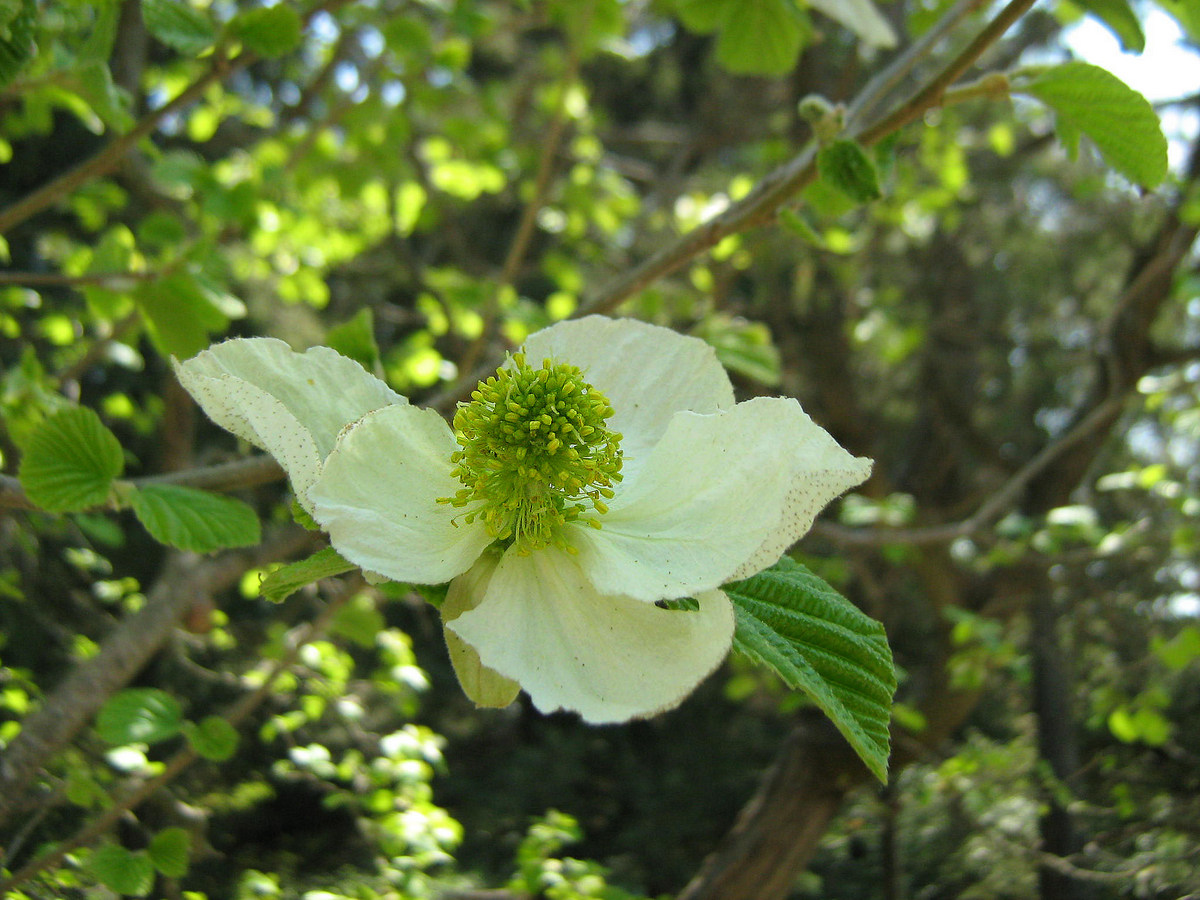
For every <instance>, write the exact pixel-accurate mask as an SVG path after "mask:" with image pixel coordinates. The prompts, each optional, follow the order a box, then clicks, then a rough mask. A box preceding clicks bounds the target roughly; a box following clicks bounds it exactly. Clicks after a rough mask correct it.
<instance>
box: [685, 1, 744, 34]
mask: <svg viewBox="0 0 1200 900" xmlns="http://www.w3.org/2000/svg"><path fill="white" fill-rule="evenodd" d="M739 2H740V0H675V14H676V15H677V16H679V20H680V21H681V22H683V24H684V25H685V26H686V27H687V28H689V29H691V30H692V31H697V32H699V33H700V34H709V33H710V32H713V31H716V30H717V29H719V28H722V27H724V25H725V22H726V20H727V19H729V17H730V16H731V15H733V14H734V12H735V10H736V4H737V3H739Z"/></svg>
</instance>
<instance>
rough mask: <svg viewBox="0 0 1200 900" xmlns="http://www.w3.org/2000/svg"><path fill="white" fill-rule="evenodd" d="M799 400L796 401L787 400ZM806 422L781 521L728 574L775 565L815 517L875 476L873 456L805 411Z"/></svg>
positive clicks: (747, 573)
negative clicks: (847, 444)
mask: <svg viewBox="0 0 1200 900" xmlns="http://www.w3.org/2000/svg"><path fill="white" fill-rule="evenodd" d="M787 402H790V403H793V404H795V406H796V409H797V410H799V408H800V407H799V404H797V403H796V402H795V401H794V400H791V401H787ZM800 415H801V416H803V417H804V422H805V423H806V424H805V425H804V427H802V428H801V429H800V432H801V435H800V440H799V441H798V442H797V443H796V444H795V445H794V446H793V447H792V448H791V450H792V463H793V465H792V471H791V478H790V480H789V483H788V485H787V487H786V490H785V494H784V501H783V511H782V514H781V516H780V519H779V524H778V526H777V527H776V528H775V529H774V530H773V531H772V532H771V534H770V535H769V536H768V538H767V539H766V540H765V541H763V543H762V545H761V546H760V547H759V548H758V549H757V550H755V551H754V553H753V554H751V556H750V558H749V559H747V560H746V561H745V562H743V563H742V564H741V565H740V566H738V568H737V569H736V570H735V571H734V572H733V574H732V575H730V576H729V580H730V581H737V580H739V579H742V578H749V577H750V576H751V575H755V574H757V573H758V572H761V571H762V570H763V569H766V568H768V567H769V566H773V565H774V564H775V563H776V562H778V561H779V557H781V556H783V554H784V553H785V552H786V551H787V549H788V548H789V547H790V546H792V544H794V543H796V541H798V540H800V538H802V537H804V535H806V534H808V530H809V529H810V528H812V523H813V520H814V519H816V517H817V515H818V514H819V513H820V512H821V510H822V509H824V508H825V507H826V506H828V505H829V503H830V502H832V501H833V500H834V499H836V498H837V497H840V496H841V495H842V494H844V493H845V492H846V491H848V490H850V489H851V488H852V487H856V486H858V485H860V484H862V483H863V482H864V481H866V480H867V479H868V478H869V477H871V467H872V465H873V463H872V461H871V460H869V459H867V458H866V457H865V456H851V455H850V454H849V453H848V452H847V451H846V450H845V449H843V448H842V446H841V445H840V444H838V442H837V441H835V440H834V439H833V437H832V436H831V435H830V434H829V432H827V431H826V430H825V429H824V428H821V427H820V426H819V425H817V424H815V423H814V422H813V421H812V420H811V419H809V418H808V416H807V415H806V414H805V413H803V412H801V413H800Z"/></svg>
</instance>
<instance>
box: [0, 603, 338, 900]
mask: <svg viewBox="0 0 1200 900" xmlns="http://www.w3.org/2000/svg"><path fill="white" fill-rule="evenodd" d="M353 594H354V591H353V590H351V589H349V587H348V586H347V587H346V588H344V589H343V590H342V591H341V593H340V594H339V595H338V597H336V598H335V599H334V600H333V601H331V602H330V603H328V604H326V606H325V608H324V609H323V610H322V611H321V614H320V615H319V616H317V618H315V619H314V620H313V621H312V623H311V624H310V625H309V626H308V628H307V629H306V630H305V632H304V635H303V636H302V637H301V638H299V639H298V640H296V641H295V643H293V644H292V646H291V647H289V648H288V650H287V652H286V653H284V654H283V655H282V656H281V657H280V658H279V659H278V660H276V661H275V664H274V665H273V666H272V667H271V671H270V672H269V673H268V674H267V677H266V678H265V679H264V680H263V683H262V684H261V685H260V686H259V687H258V688H257V689H256V690H255V691H254V692H253V693H250V694H247V695H246V696H244V697H242V698H240V699H239V700H238V701H237V702H235V703H234V704H233V705H232V706H230V707H229V709H228V711H227V712H226V713H225V715H224V719H225V721H227V722H228V723H229V724H230V725H237V724H238V723H239V722H241V721H242V720H243V719H245V718H246V717H247V716H248V715H250V713H252V712H253V711H254V710H255V709H257V708H258V706H259V705H260V704H261V703H262V702H263V701H264V700H265V699H267V697H269V696H270V695H271V692H272V691H273V689H274V687H275V681H276V679H278V678H279V676H280V675H282V674H283V673H284V672H285V671H286V670H287V669H288V668H290V667H291V666H292V664H293V663H295V661H296V659H297V657H298V656H299V654H300V650H301V649H302V648H303V647H304V645H305V644H308V643H310V642H311V641H313V640H315V639H316V638H317V637H319V636H320V635H321V634H323V633H324V632H325V630H326V629H327V628H328V627H329V624H330V623H331V622H332V621H333V617H334V615H335V614H336V613H337V612H338V611H339V610H340V609H341V608H342V606H343V605H345V603H346V601H348V600H349V599H350V597H352V596H353ZM199 758H200V754H198V753H197V752H196V751H195V750H193V749H192V747H191V745H190V744H189V745H187V746H185V747H183V748H182V749H181V750H179V751H177V752H176V753H175V755H174V756H172V757H171V758H170V759H169V760H167V762H166V763H165V764H164V767H163V770H162V772H160V773H159V774H158V775H156V776H155V777H154V778H151V779H150V780H149V781H146V782H143V783H142V784H140V785H138V786H137V787H136V788H134V789H133V790H132V791H131V792H130V793H128V794H126V795H125V796H124V797H121V798H113V799H112V804H111V805H110V806H109V807H108V808H107V809H105V811H104V812H103V813H101V814H100V815H99V816H97V817H96V818H95V819H93V820H92V821H91V822H89V823H88V824H87V825H85V826H83V827H82V828H81V829H79V831H77V832H76V833H75V834H74V835H72V836H71V837H69V838H67V839H66V840H65V841H62V842H61V843H59V844H57V845H56V846H55V848H54V849H53V850H50V851H48V852H46V853H44V854H42V855H41V856H39V857H37V858H36V859H33V860H31V861H30V862H28V863H26V864H25V865H24V866H22V867H21V869H19V870H18V871H17V872H15V873H14V874H13V876H12V877H11V878H9V879H8V880H7V881H4V882H0V896H7V893H6V892H7V891H9V890H11V889H12V888H14V887H17V886H18V885H21V884H24V883H25V882H26V881H28V880H29V879H30V878H32V877H33V876H35V875H37V874H38V872H41V871H43V870H45V869H48V868H51V867H53V866H56V865H58V864H59V863H61V862H62V861H63V859H65V858H66V856H67V854H68V853H70V852H71V851H72V850H75V849H77V848H79V847H84V846H87V845H88V844H91V843H92V842H93V841H95V840H96V839H97V838H99V837H101V836H103V835H105V834H107V833H108V832H109V831H110V830H112V828H113V827H114V826H115V825H116V824H117V822H119V821H120V820H121V817H122V816H123V815H125V813H126V812H128V811H129V810H131V809H133V808H135V807H136V806H138V805H139V804H141V803H142V802H143V801H144V800H146V799H147V798H148V797H150V796H151V795H152V794H154V793H156V792H157V791H159V790H160V789H161V788H163V787H165V786H166V785H168V784H170V783H171V782H172V781H173V780H174V779H175V778H176V777H177V776H178V775H179V774H180V773H181V772H182V771H183V770H184V769H186V768H187V767H188V766H190V765H191V764H192V763H193V762H195V761H196V760H197V759H199Z"/></svg>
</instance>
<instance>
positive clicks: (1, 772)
mask: <svg viewBox="0 0 1200 900" xmlns="http://www.w3.org/2000/svg"><path fill="white" fill-rule="evenodd" d="M312 541H313V536H312V535H311V534H309V533H308V532H304V531H301V530H299V529H295V530H292V531H289V532H287V533H286V534H284V535H283V536H282V537H281V538H279V539H277V540H275V541H271V542H269V543H266V544H263V545H261V546H260V547H259V548H257V549H256V550H255V551H254V552H253V553H227V554H223V555H221V556H219V557H216V558H215V559H210V560H203V561H201V560H199V559H198V558H197V557H196V556H194V555H192V554H183V553H172V554H170V555H169V556H168V557H167V561H166V563H165V565H164V566H163V570H162V572H161V573H160V575H159V577H158V579H157V581H156V582H155V584H154V587H153V588H152V589H151V590H150V591H149V593H148V594H147V597H146V605H145V606H143V607H142V608H141V609H140V610H139V611H138V612H136V613H134V614H133V615H131V616H129V617H127V618H125V619H124V620H123V621H122V622H121V623H120V624H119V625H117V626H116V628H114V629H113V631H112V632H110V633H109V634H108V636H107V637H105V639H104V641H103V642H102V643H101V645H100V649H99V651H97V653H96V655H95V656H92V657H90V658H89V659H87V660H85V661H84V662H81V663H80V664H79V665H77V666H76V667H75V668H74V669H73V670H72V671H71V673H70V674H69V675H67V677H66V678H65V679H64V680H63V681H62V682H61V683H60V684H59V685H58V686H57V687H56V688H55V689H54V691H53V692H52V693H51V694H50V695H49V696H47V697H46V699H45V702H43V704H42V706H41V708H40V709H39V710H38V711H37V712H35V713H34V714H33V715H31V716H29V717H28V718H27V719H25V721H24V722H23V723H22V728H21V731H20V733H19V734H18V735H17V736H16V737H15V738H14V739H13V740H12V742H11V743H10V744H9V745H8V747H7V748H6V749H5V751H4V755H3V756H2V757H0V826H2V825H4V824H6V823H7V822H8V821H9V819H10V818H11V817H12V816H13V815H14V814H15V813H17V812H20V811H21V810H22V809H23V808H24V803H23V801H24V800H25V798H26V795H27V792H28V788H29V784H30V782H31V781H32V780H33V779H34V778H35V777H36V775H37V773H38V771H39V770H40V769H41V768H42V766H44V765H45V764H46V763H47V762H48V761H49V760H50V759H51V758H52V757H53V756H55V755H56V754H57V753H58V752H59V751H60V750H62V749H63V748H64V747H66V746H67V744H69V743H70V742H71V741H72V740H74V738H75V736H76V735H77V734H78V733H79V732H80V730H81V729H82V728H83V727H84V726H85V725H86V724H87V723H88V722H89V721H90V720H91V718H92V716H94V715H95V714H96V711H97V710H99V708H100V707H101V706H102V705H103V704H104V701H105V700H106V699H108V697H109V695H110V694H112V693H113V692H114V691H116V690H118V689H119V688H120V687H122V686H123V685H125V684H127V683H128V682H129V680H130V679H131V678H133V676H134V675H136V674H137V673H138V671H140V670H141V668H142V667H143V666H145V665H146V663H147V662H148V661H149V660H150V658H151V657H152V656H153V655H154V654H155V653H156V652H158V649H159V648H160V647H161V646H162V645H163V643H164V642H165V641H166V640H167V638H168V637H169V636H170V634H171V632H172V630H173V629H174V628H175V625H176V624H177V623H178V622H179V620H180V619H181V618H182V617H183V616H184V615H185V614H186V613H187V611H188V610H189V609H191V607H192V605H193V604H194V603H195V602H196V600H197V599H198V598H199V597H202V596H204V595H207V594H210V593H213V592H215V591H219V590H221V589H223V588H225V587H228V586H229V585H230V584H233V583H234V582H235V581H237V579H238V578H240V577H241V575H242V573H244V572H245V571H246V569H248V568H250V567H251V566H253V565H256V564H260V563H261V562H264V561H268V560H274V559H277V558H279V557H280V556H283V555H287V554H291V553H295V552H297V551H298V550H299V549H300V548H302V547H304V546H306V545H308V544H311V543H312Z"/></svg>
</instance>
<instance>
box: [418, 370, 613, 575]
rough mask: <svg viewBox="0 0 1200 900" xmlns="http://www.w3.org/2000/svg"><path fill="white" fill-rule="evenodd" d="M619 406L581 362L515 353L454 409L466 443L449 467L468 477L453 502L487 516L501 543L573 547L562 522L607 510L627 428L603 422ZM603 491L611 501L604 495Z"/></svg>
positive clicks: (525, 548) (471, 517)
mask: <svg viewBox="0 0 1200 900" xmlns="http://www.w3.org/2000/svg"><path fill="white" fill-rule="evenodd" d="M612 415H613V408H612V406H611V405H609V402H608V400H607V399H606V398H605V396H604V395H603V394H602V393H600V391H598V390H596V388H594V387H593V386H592V385H591V384H589V383H588V382H587V381H586V380H584V377H583V373H582V372H581V371H580V370H579V369H578V368H576V367H575V366H571V365H568V364H566V363H556V362H555V361H553V360H551V359H545V360H542V364H541V367H540V368H536V369H535V368H533V367H532V366H530V365H529V364H528V363H527V362H526V361H525V355H524V354H523V353H515V354H513V356H512V357H511V359H510V360H509V362H508V363H507V364H506V365H504V366H502V367H501V368H500V369H498V370H497V372H496V374H495V375H493V376H489V377H488V378H487V379H486V380H485V381H481V382H480V383H479V385H478V387H477V388H476V389H475V390H474V391H472V392H471V402H469V403H463V404H460V405H459V408H458V411H457V412H456V413H455V415H454V430H455V439H456V440H457V441H458V444H459V446H460V447H461V448H462V449H461V450H456V451H455V452H454V453H453V454H452V455H451V457H450V462H451V463H453V464H454V468H453V470H452V471H451V474H453V475H454V477H455V478H457V479H458V480H459V481H460V482H462V484H463V488H462V489H461V490H459V491H458V492H457V493H456V494H455V495H454V496H453V497H440V498H438V502H439V503H448V504H450V505H451V506H453V507H455V508H456V509H464V508H466V507H468V506H469V507H471V509H470V511H469V512H468V513H466V515H465V516H464V521H466V522H467V523H470V522H472V521H475V520H479V521H481V522H483V523H484V524H485V525H486V526H487V528H488V530H489V531H490V533H491V534H492V536H493V537H494V538H496V540H499V541H508V540H511V541H512V543H513V545H514V546H515V547H516V548H517V551H518V552H519V553H522V554H528V553H530V552H532V551H534V550H537V549H540V548H542V547H546V546H549V545H551V544H553V545H555V546H558V547H562V548H563V549H565V550H568V551H574V548H573V547H571V545H570V544H569V542H568V541H567V539H566V535H565V534H564V533H563V530H562V528H561V526H562V525H563V524H565V523H567V522H574V521H582V522H586V524H588V525H590V526H592V527H595V528H599V527H600V522H599V521H598V520H597V519H596V518H594V516H589V517H588V518H584V519H581V518H580V517H581V516H588V514H589V513H595V514H598V515H603V514H604V513H606V512H607V511H608V506H607V504H605V503H604V499H612V497H613V493H614V492H613V484H614V483H615V482H619V481H620V480H621V450H620V441H621V435H620V434H617V433H615V432H612V431H609V430H608V427H607V426H606V421H607V420H608V419H609V418H610V417H611V416H612ZM601 498H604V499H601Z"/></svg>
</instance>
